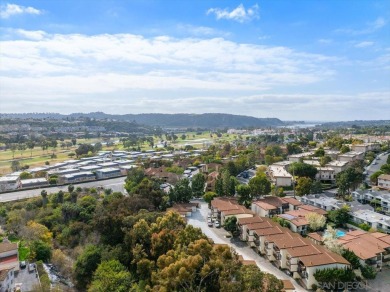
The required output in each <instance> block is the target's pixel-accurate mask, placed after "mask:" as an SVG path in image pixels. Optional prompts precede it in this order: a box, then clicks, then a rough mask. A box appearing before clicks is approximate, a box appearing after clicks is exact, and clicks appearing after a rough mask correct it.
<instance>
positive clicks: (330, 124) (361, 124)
mask: <svg viewBox="0 0 390 292" xmlns="http://www.w3.org/2000/svg"><path fill="white" fill-rule="evenodd" d="M321 126H322V127H325V128H357V127H375V126H390V120H368V121H363V120H356V121H345V122H326V123H322V124H321Z"/></svg>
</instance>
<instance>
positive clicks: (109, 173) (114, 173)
mask: <svg viewBox="0 0 390 292" xmlns="http://www.w3.org/2000/svg"><path fill="white" fill-rule="evenodd" d="M100 166H101V165H100ZM95 173H96V178H97V179H105V178H110V177H118V176H121V175H122V173H121V170H120V169H119V168H113V167H108V168H102V169H98V170H95Z"/></svg>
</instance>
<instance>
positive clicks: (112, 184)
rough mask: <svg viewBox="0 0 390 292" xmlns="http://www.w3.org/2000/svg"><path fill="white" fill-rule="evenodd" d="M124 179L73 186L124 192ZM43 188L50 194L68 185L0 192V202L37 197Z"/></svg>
mask: <svg viewBox="0 0 390 292" xmlns="http://www.w3.org/2000/svg"><path fill="white" fill-rule="evenodd" d="M125 179H126V177H117V178H113V179H107V180H101V181H93V182H85V183H80V184H76V185H75V187H81V188H92V187H98V186H103V187H104V188H106V189H112V190H113V191H114V192H122V193H124V192H125V190H124V188H123V184H124V181H125ZM43 189H45V190H46V191H47V192H48V193H49V194H50V193H57V192H58V191H60V190H63V191H67V190H68V186H60V187H48V188H40V189H34V190H24V191H18V192H10V193H1V194H0V202H9V201H17V200H21V199H26V198H32V197H39V196H40V195H41V191H42V190H43Z"/></svg>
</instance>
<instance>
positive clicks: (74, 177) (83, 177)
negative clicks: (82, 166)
mask: <svg viewBox="0 0 390 292" xmlns="http://www.w3.org/2000/svg"><path fill="white" fill-rule="evenodd" d="M95 179H96V176H95V174H94V173H92V172H89V171H83V172H78V173H71V174H65V175H62V176H59V177H58V183H59V184H73V183H77V182H83V181H91V180H95Z"/></svg>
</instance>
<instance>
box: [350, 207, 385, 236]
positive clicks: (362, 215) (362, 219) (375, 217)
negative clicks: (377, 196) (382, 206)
mask: <svg viewBox="0 0 390 292" xmlns="http://www.w3.org/2000/svg"><path fill="white" fill-rule="evenodd" d="M350 215H351V218H352V221H354V222H355V223H356V224H362V223H364V224H367V225H369V226H370V227H371V228H372V229H375V230H380V231H382V232H385V233H390V216H387V215H383V214H380V213H377V212H374V211H372V210H364V209H361V210H352V211H351V212H350Z"/></svg>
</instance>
